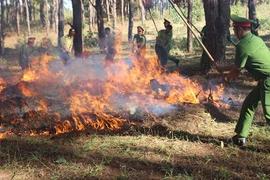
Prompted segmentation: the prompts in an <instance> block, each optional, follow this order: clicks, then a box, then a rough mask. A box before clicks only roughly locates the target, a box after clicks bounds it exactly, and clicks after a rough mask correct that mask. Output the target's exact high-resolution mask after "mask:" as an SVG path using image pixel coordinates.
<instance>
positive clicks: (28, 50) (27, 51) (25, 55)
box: [19, 44, 35, 60]
mask: <svg viewBox="0 0 270 180" xmlns="http://www.w3.org/2000/svg"><path fill="white" fill-rule="evenodd" d="M26 46H27V44H23V45H22V46H21V48H20V51H19V59H26V60H28V59H29V56H30V55H31V54H32V53H33V52H34V51H35V48H34V47H33V46H30V47H26Z"/></svg>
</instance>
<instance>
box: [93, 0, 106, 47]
mask: <svg viewBox="0 0 270 180" xmlns="http://www.w3.org/2000/svg"><path fill="white" fill-rule="evenodd" d="M94 7H95V9H96V11H97V13H96V15H97V28H98V38H99V46H100V48H101V49H103V48H105V31H104V21H103V11H102V9H103V8H102V0H96V5H95V6H94Z"/></svg>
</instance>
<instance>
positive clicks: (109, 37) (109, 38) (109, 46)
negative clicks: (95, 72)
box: [105, 27, 117, 64]
mask: <svg viewBox="0 0 270 180" xmlns="http://www.w3.org/2000/svg"><path fill="white" fill-rule="evenodd" d="M105 35H106V50H107V55H106V57H105V63H106V64H110V63H113V60H114V57H115V55H116V53H117V52H116V50H115V37H114V35H113V33H112V32H111V29H110V28H109V27H107V28H105Z"/></svg>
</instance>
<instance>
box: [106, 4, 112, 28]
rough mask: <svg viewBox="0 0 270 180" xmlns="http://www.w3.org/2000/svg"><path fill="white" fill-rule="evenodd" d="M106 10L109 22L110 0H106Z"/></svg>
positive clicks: (109, 21)
mask: <svg viewBox="0 0 270 180" xmlns="http://www.w3.org/2000/svg"><path fill="white" fill-rule="evenodd" d="M106 12H107V21H108V23H109V24H110V23H111V17H110V1H109V0H106Z"/></svg>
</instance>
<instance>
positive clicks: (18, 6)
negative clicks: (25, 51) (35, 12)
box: [16, 0, 21, 36]
mask: <svg viewBox="0 0 270 180" xmlns="http://www.w3.org/2000/svg"><path fill="white" fill-rule="evenodd" d="M16 25H17V35H18V36H19V35H20V34H21V28H20V0H16Z"/></svg>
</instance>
